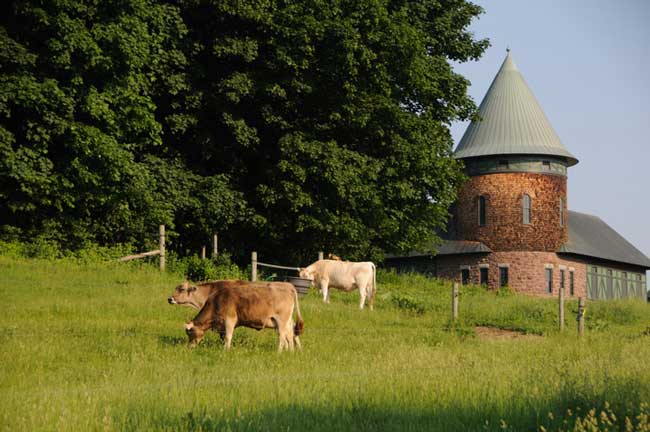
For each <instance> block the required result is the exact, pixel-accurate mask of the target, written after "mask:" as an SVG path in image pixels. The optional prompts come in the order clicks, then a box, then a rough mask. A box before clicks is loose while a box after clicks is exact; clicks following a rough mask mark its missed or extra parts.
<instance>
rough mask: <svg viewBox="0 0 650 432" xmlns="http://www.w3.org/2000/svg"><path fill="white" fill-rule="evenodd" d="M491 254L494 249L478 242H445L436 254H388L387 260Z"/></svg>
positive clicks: (417, 252) (414, 252) (413, 252)
mask: <svg viewBox="0 0 650 432" xmlns="http://www.w3.org/2000/svg"><path fill="white" fill-rule="evenodd" d="M489 252H492V249H490V248H489V247H487V246H485V245H484V244H483V243H481V242H478V241H468V240H443V241H442V243H441V244H440V245H439V246H437V247H436V253H435V254H432V253H430V252H419V251H411V252H407V253H405V254H394V255H393V254H387V255H386V258H410V257H420V256H430V255H456V254H471V253H489Z"/></svg>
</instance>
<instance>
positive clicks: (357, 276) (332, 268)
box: [322, 260, 373, 290]
mask: <svg viewBox="0 0 650 432" xmlns="http://www.w3.org/2000/svg"><path fill="white" fill-rule="evenodd" d="M323 261H324V266H323V267H322V270H323V273H322V275H323V276H326V277H327V279H328V280H329V283H330V285H331V286H332V287H337V288H340V289H344V290H352V289H355V288H358V286H357V284H358V282H359V281H360V280H363V281H364V282H365V281H366V280H368V278H371V277H372V268H373V263H371V262H367V261H366V262H350V261H334V260H323Z"/></svg>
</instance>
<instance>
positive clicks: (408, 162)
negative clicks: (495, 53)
mask: <svg viewBox="0 0 650 432" xmlns="http://www.w3.org/2000/svg"><path fill="white" fill-rule="evenodd" d="M0 8H2V9H0V12H2V15H1V18H0V24H1V26H0V226H1V227H2V230H1V231H0V235H3V236H5V237H6V236H9V235H11V234H15V235H17V236H23V237H24V236H30V235H34V233H38V232H46V233H48V235H50V236H52V237H53V238H55V239H56V240H58V241H59V242H61V243H62V244H64V245H65V246H66V247H70V248H74V247H79V246H82V245H83V244H84V243H85V242H88V241H94V242H100V243H112V242H127V243H140V244H142V243H144V242H145V240H146V237H147V233H151V232H152V231H154V230H155V227H156V226H157V225H158V224H159V223H165V224H167V225H168V226H169V227H170V231H171V235H172V240H175V241H174V242H173V243H172V247H173V248H176V249H180V250H181V252H182V251H183V250H192V249H193V250H196V249H197V248H198V247H199V246H200V245H201V244H202V243H204V242H205V239H207V238H209V236H210V234H211V233H212V232H214V231H218V232H220V233H221V234H222V238H223V239H224V240H225V243H226V246H227V247H228V248H230V249H231V250H232V251H233V252H234V254H235V255H239V256H240V257H244V256H247V255H248V252H249V251H250V250H253V249H256V250H258V251H260V253H261V254H263V255H262V256H273V258H274V259H276V260H283V261H284V260H287V261H288V260H291V262H297V261H300V262H306V260H307V259H308V258H309V257H313V256H314V254H315V251H317V250H328V251H335V252H338V253H339V254H342V255H343V256H345V257H346V258H351V259H356V258H373V259H374V258H378V257H381V255H382V254H383V253H384V252H386V251H397V250H400V251H403V250H408V249H413V248H429V247H431V246H432V244H433V242H434V241H435V240H436V238H437V236H436V232H437V231H438V230H439V229H440V228H441V227H443V226H444V224H445V221H446V218H447V209H448V207H449V205H450V204H451V203H452V202H453V201H454V199H455V189H456V186H457V185H458V183H459V182H460V181H462V178H463V176H462V171H461V167H460V165H459V164H458V163H456V161H455V160H454V159H453V157H452V155H451V147H452V140H451V136H450V133H449V130H448V126H449V124H450V123H451V122H452V121H454V120H458V119H467V118H469V117H470V116H471V115H472V114H473V112H474V111H475V106H474V104H473V102H472V101H471V100H470V99H469V98H468V97H467V94H466V90H467V85H468V82H467V81H466V80H465V79H464V78H463V77H462V76H460V75H458V74H456V73H454V71H453V68H452V66H451V65H450V61H452V60H453V61H459V62H462V61H468V60H470V59H477V58H478V57H479V56H480V55H481V54H482V52H483V51H484V49H485V48H486V46H487V41H485V40H478V41H477V40H474V38H473V35H472V34H471V33H470V32H468V30H467V27H468V25H469V24H470V23H471V20H472V19H473V18H474V17H476V16H477V15H478V14H479V13H481V8H480V7H478V6H475V5H473V4H471V3H468V2H466V1H465V0H436V1H434V0H421V1H406V0H401V1H399V0H398V1H388V0H307V1H281V0H248V1H243V0H169V1H162V0H161V1H154V0H120V1H118V0H109V1H100V0H94V1H89V2H78V1H75V0H49V1H45V0H24V1H13V2H9V3H8V4H5V5H3V6H0Z"/></svg>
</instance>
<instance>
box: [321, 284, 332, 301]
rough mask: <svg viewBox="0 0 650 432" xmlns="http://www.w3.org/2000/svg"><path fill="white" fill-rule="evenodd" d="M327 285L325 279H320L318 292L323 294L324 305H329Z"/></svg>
mask: <svg viewBox="0 0 650 432" xmlns="http://www.w3.org/2000/svg"><path fill="white" fill-rule="evenodd" d="M328 285H329V281H328V280H327V279H322V280H321V281H320V290H321V292H322V293H323V302H324V303H329V302H330V293H329V290H328Z"/></svg>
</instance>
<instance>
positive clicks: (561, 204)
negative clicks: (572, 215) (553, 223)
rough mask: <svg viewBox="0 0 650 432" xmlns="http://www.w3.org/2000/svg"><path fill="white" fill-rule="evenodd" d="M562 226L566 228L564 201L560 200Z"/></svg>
mask: <svg viewBox="0 0 650 432" xmlns="http://www.w3.org/2000/svg"><path fill="white" fill-rule="evenodd" d="M560 226H561V227H563V226H564V200H563V199H562V198H560Z"/></svg>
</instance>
